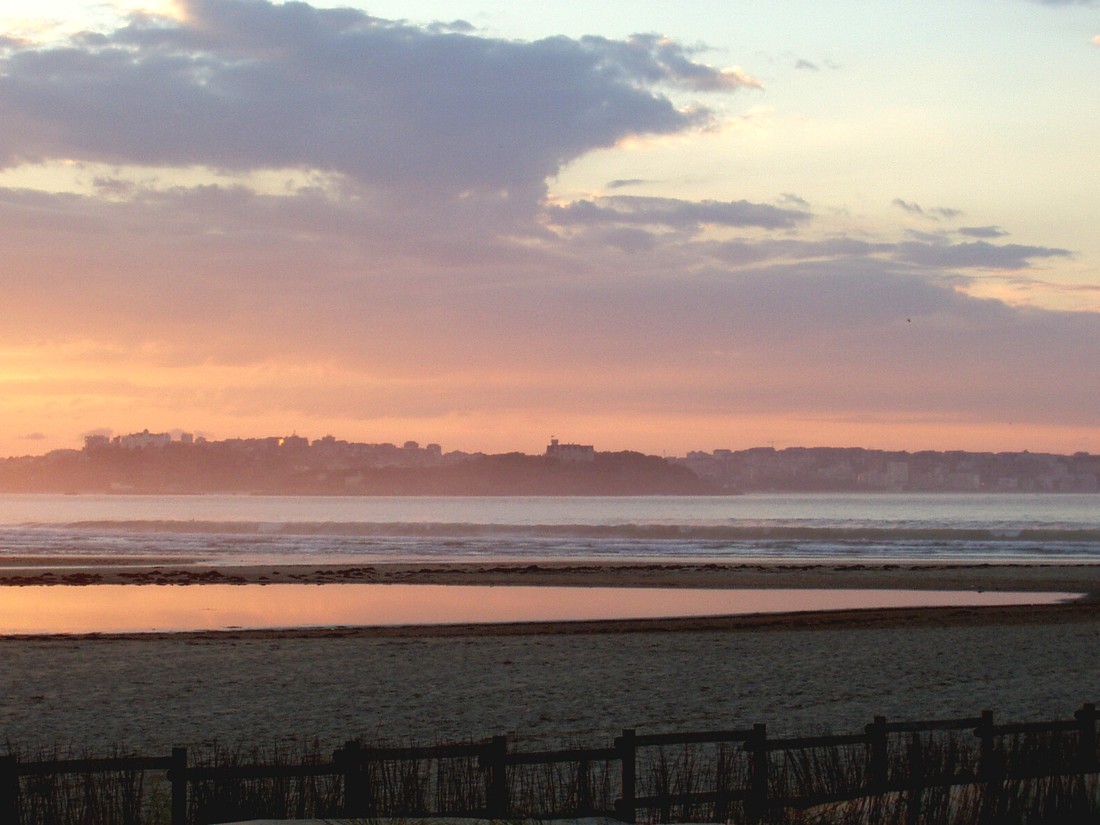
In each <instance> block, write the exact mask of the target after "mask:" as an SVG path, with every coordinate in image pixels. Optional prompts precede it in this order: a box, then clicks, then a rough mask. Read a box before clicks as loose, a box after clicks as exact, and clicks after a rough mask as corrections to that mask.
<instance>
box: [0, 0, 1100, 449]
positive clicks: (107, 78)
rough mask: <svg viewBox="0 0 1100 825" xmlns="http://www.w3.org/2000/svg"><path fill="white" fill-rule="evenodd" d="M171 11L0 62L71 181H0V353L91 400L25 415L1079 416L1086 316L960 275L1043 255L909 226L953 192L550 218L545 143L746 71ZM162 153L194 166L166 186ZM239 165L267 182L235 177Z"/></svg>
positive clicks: (695, 118)
mask: <svg viewBox="0 0 1100 825" xmlns="http://www.w3.org/2000/svg"><path fill="white" fill-rule="evenodd" d="M185 10H186V11H187V16H186V17H185V20H184V22H173V21H168V20H160V19H156V18H150V17H142V18H135V19H134V20H133V22H132V23H131V24H130V25H129V26H128V27H126V28H123V29H120V30H118V31H115V32H109V33H107V34H104V35H88V36H85V37H82V38H79V39H76V40H74V41H72V42H70V43H68V44H65V45H64V46H45V47H37V48H35V49H30V48H26V47H24V46H22V45H20V44H15V45H14V46H12V47H11V48H9V49H8V51H6V52H4V53H3V54H2V55H0V111H2V112H3V113H4V116H3V117H2V118H0V157H3V158H5V159H6V160H7V162H9V163H17V162H21V161H28V162H29V161H32V160H49V159H51V158H53V159H66V160H68V161H72V162H73V164H75V165H77V166H79V168H80V169H82V170H84V171H83V172H82V174H83V175H84V176H85V178H86V179H87V184H88V185H87V186H86V187H85V188H84V189H83V190H81V191H80V192H79V193H78V192H63V193H51V192H46V191H30V190H26V189H0V248H2V249H4V255H5V258H4V266H3V267H0V291H2V293H3V294H4V296H5V301H6V302H7V303H8V304H9V305H10V306H13V307H18V310H19V311H18V312H11V313H8V316H7V317H6V318H5V323H4V324H3V325H0V346H7V347H8V349H9V350H10V349H13V348H18V347H24V346H26V345H27V344H26V342H28V341H47V342H60V343H61V344H64V345H65V346H67V347H69V348H71V350H73V351H77V352H79V353H81V354H80V355H79V356H71V355H70V356H69V357H68V358H67V359H66V358H56V359H55V361H57V362H58V363H61V365H62V366H61V367H58V368H57V369H56V370H54V371H53V372H50V371H49V370H43V371H42V372H43V374H44V375H45V374H47V373H49V376H50V381H51V382H52V383H51V384H50V392H51V393H52V396H51V397H53V396H56V397H57V398H67V397H69V396H71V395H73V394H75V393H81V399H83V400H82V401H81V403H82V404H91V403H92V401H89V400H87V399H93V398H95V399H99V401H98V402H96V403H98V406H94V407H81V408H80V409H83V410H84V411H83V412H81V414H80V417H79V418H78V417H75V413H74V414H73V416H72V417H71V421H72V423H68V422H69V420H70V417H69V416H70V410H69V407H68V406H65V408H64V411H63V413H58V417H57V418H56V419H54V420H45V419H35V421H34V424H33V427H35V428H41V429H42V430H44V431H46V432H51V433H52V432H54V431H55V430H57V429H58V426H60V425H59V424H58V423H56V422H59V421H61V420H62V419H61V416H62V415H64V416H66V418H65V419H64V420H65V422H66V423H65V424H64V426H65V427H70V428H71V429H72V430H73V431H76V430H77V429H78V428H88V427H91V426H93V425H96V424H99V423H101V422H104V421H112V420H114V419H113V418H112V417H111V416H112V414H113V413H112V411H117V410H127V409H148V408H149V405H151V404H163V405H164V408H165V411H166V412H165V418H166V422H165V423H163V424H159V425H154V422H152V421H150V422H148V423H149V425H150V426H155V427H157V428H159V429H164V428H167V427H168V426H174V425H175V424H176V423H177V422H179V423H185V424H187V425H188V426H195V427H204V428H207V429H209V428H210V426H211V425H209V424H207V423H206V419H204V418H192V419H189V416H188V415H186V414H185V411H187V410H191V411H194V412H195V413H196V415H197V414H200V413H201V414H202V415H203V416H207V415H214V414H217V415H220V416H222V418H220V419H217V420H219V421H224V420H231V421H244V422H249V421H251V420H252V419H250V418H249V416H252V415H256V414H258V413H257V412H256V411H257V410H259V411H265V410H273V409H274V410H279V411H298V412H301V413H302V414H303V415H306V416H309V417H311V420H319V421H328V420H331V416H332V415H333V414H334V411H339V414H340V415H341V416H346V419H347V420H349V421H363V420H367V419H370V420H377V419H384V418H385V417H387V416H393V415H396V414H401V415H407V416H426V415H436V414H438V415H453V416H455V417H456V418H464V417H469V416H477V415H481V416H483V417H484V419H485V420H494V419H495V418H497V417H499V416H500V415H507V414H511V413H512V411H515V410H520V411H523V413H524V414H527V415H529V416H530V417H529V419H528V420H536V421H538V422H543V421H546V420H550V418H556V416H557V413H558V412H562V411H569V410H572V411H574V412H575V411H577V410H582V411H585V412H584V413H583V414H585V415H587V414H588V411H591V413H592V414H593V415H606V416H607V417H608V419H609V420H616V421H618V420H626V419H628V418H629V419H630V420H636V417H644V416H646V415H649V414H650V413H654V414H657V413H660V414H666V413H667V416H668V420H673V419H674V418H675V417H676V416H680V415H684V416H690V415H713V416H727V415H729V414H731V412H733V411H738V412H739V411H748V412H762V413H766V414H768V415H770V414H771V413H773V412H774V413H783V414H791V413H792V411H795V412H806V413H812V412H814V411H825V412H830V411H831V412H836V413H837V414H852V415H854V416H857V417H858V415H859V414H866V415H869V416H873V415H876V414H882V415H884V416H888V415H895V414H897V413H898V411H899V410H901V411H905V412H907V413H910V412H911V413H913V414H914V415H917V416H932V417H935V416H944V417H958V416H974V417H976V418H981V417H983V416H984V417H986V419H988V418H989V417H990V416H995V417H997V420H1004V418H1006V417H1012V418H1013V419H1015V420H1036V421H1048V422H1049V421H1056V422H1085V423H1086V424H1088V425H1089V426H1095V424H1097V423H1100V422H1098V420H1097V412H1096V404H1095V399H1096V397H1097V396H1098V395H1100V373H1098V372H1097V370H1096V369H1095V367H1094V364H1095V363H1097V362H1098V360H1100V318H1098V317H1097V316H1096V315H1093V314H1089V313H1083V312H1082V313H1061V312H1054V311H1050V310H1041V309H1034V308H1030V309H1029V308H1021V307H1014V306H1009V305H1008V304H1006V303H1004V302H1001V301H996V300H992V299H980V298H977V297H973V296H972V295H969V294H967V289H968V288H969V287H970V286H971V285H972V284H973V283H975V282H977V281H978V280H980V279H983V278H989V279H990V280H989V281H987V283H996V284H998V285H999V284H1000V283H1001V282H1000V281H997V280H996V277H999V274H1000V273H998V274H997V276H991V275H989V274H987V273H984V272H982V271H981V270H986V269H995V270H1002V271H1008V272H1012V273H1018V272H1022V271H1023V270H1025V269H1027V268H1029V267H1032V266H1034V265H1035V264H1036V263H1047V264H1053V263H1056V262H1058V261H1061V260H1064V259H1067V258H1068V257H1069V256H1070V254H1071V253H1070V251H1068V250H1065V249H1060V248H1056V247H1052V246H1043V245H1039V244H1035V245H1025V244H1001V243H999V242H997V240H998V239H999V238H1001V237H1002V236H1003V235H1005V234H1007V233H1006V232H1005V231H1004V230H1002V229H1001V228H1000V227H998V226H991V225H990V226H983V225H980V220H978V219H975V220H974V221H973V223H974V224H976V225H973V226H967V227H962V228H960V229H958V230H952V229H950V227H951V226H952V225H951V224H946V223H944V224H938V223H931V222H929V221H930V220H941V219H944V220H946V219H948V218H955V217H958V216H959V215H960V214H961V213H960V212H959V211H958V210H954V209H949V208H945V207H924V206H921V205H920V204H919V203H915V202H910V201H904V200H901V199H898V200H896V201H895V202H894V205H895V206H896V207H897V208H898V209H900V210H902V212H903V213H904V214H905V215H913V216H918V217H922V218H925V219H928V220H926V221H920V222H918V221H915V220H906V219H905V218H904V215H903V214H901V213H897V212H895V213H893V216H894V218H895V219H898V222H899V223H913V224H915V225H917V226H919V227H920V228H922V229H932V230H938V229H941V228H943V231H940V232H937V231H921V232H914V231H912V230H907V229H906V228H905V227H902V228H897V227H893V226H891V227H886V228H883V227H875V226H873V225H870V224H866V225H864V224H863V223H862V222H861V224H860V226H859V227H858V230H857V229H853V228H849V229H848V230H847V231H848V232H849V233H850V234H844V231H843V230H839V229H837V227H838V226H845V225H847V224H846V223H840V222H839V221H840V219H839V218H838V217H837V216H835V215H829V216H816V215H815V213H814V211H813V208H812V207H811V204H809V203H808V202H807V201H806V199H804V198H802V197H801V196H799V195H797V194H793V193H786V194H783V193H780V194H778V195H775V196H773V197H771V198H770V200H771V201H772V202H770V203H767V202H758V201H750V200H746V199H739V198H738V196H737V194H736V193H732V194H726V195H724V198H723V199H721V200H719V199H707V200H687V199H681V198H674V197H630V196H627V195H623V194H613V195H610V196H608V197H595V198H589V199H584V200H578V201H575V202H573V203H568V204H564V205H562V204H554V203H552V202H551V201H550V200H549V198H548V196H547V184H546V180H547V178H548V177H549V176H552V175H553V174H555V173H556V172H557V171H559V170H560V169H561V168H562V167H563V165H564V164H566V163H568V162H569V161H570V160H571V159H574V158H577V157H579V156H581V155H583V154H585V153H587V152H591V151H592V150H594V149H597V148H599V147H604V146H609V145H613V144H614V143H616V142H617V141H620V140H622V139H624V138H625V137H629V136H631V135H639V134H675V133H680V132H685V131H688V130H693V129H696V128H699V127H701V126H705V125H707V124H708V123H710V122H711V120H712V119H713V118H714V117H715V115H714V113H712V112H709V111H708V110H706V109H705V108H700V107H698V106H695V107H691V106H687V105H685V104H684V103H683V101H681V100H679V98H678V96H679V95H680V94H682V93H683V92H685V91H686V92H687V93H689V95H688V96H689V97H694V96H702V97H703V99H704V100H709V99H710V98H709V97H706V95H709V94H711V93H730V92H737V91H738V90H743V89H746V88H751V87H752V86H753V85H754V82H753V81H752V80H751V78H748V77H747V76H745V75H742V74H739V73H738V72H736V71H733V70H729V71H723V70H721V69H718V68H715V67H712V66H709V65H707V64H705V63H703V62H701V56H700V55H701V53H700V52H699V51H698V50H695V49H690V48H686V47H683V46H680V45H678V44H676V43H674V42H672V41H668V40H666V39H664V38H659V37H656V36H653V35H642V36H636V37H633V38H628V39H625V40H618V41H616V40H608V39H603V38H584V39H579V40H577V39H570V38H565V37H558V38H548V39H545V40H540V41H537V42H533V43H528V42H519V41H503V40H497V39H492V38H487V37H481V36H478V35H477V34H476V33H473V32H472V31H471V30H469V29H468V28H466V27H464V26H459V25H453V24H448V25H446V26H433V27H428V28H417V27H414V26H411V25H407V24H404V23H395V22H392V21H385V20H379V19H377V18H373V17H369V16H367V15H365V14H362V13H360V12H357V11H351V10H346V9H345V10H318V9H313V8H311V7H309V6H308V5H305V4H303V3H296V4H285V5H274V4H270V3H266V2H259V0H219V1H218V2H215V0H189V2H187V3H186V7H185ZM175 166H180V167H187V169H188V170H193V169H196V168H198V169H207V170H214V172H211V173H210V174H208V175H207V178H206V179H204V180H203V181H202V182H200V183H197V184H196V183H193V182H185V180H184V179H183V178H182V176H178V177H174V176H173V171H172V169H170V168H168V167H175ZM146 167H147V169H146ZM134 169H137V170H138V171H137V172H134V171H133V170H134ZM255 170H267V171H268V172H272V173H273V174H274V173H275V172H279V171H280V170H285V171H286V174H287V176H288V177H290V178H292V179H293V181H294V183H293V184H292V185H288V187H286V188H284V189H283V190H280V191H278V192H268V191H261V187H257V186H252V185H249V184H247V182H246V181H245V177H246V176H245V175H244V174H243V173H248V172H253V171H255ZM315 170H321V171H323V172H324V174H313V172H314V171H315ZM238 172H239V173H242V174H241V175H240V181H236V182H235V179H234V177H233V175H234V173H238ZM196 174H197V173H196ZM301 181H307V182H306V183H301ZM312 181H317V182H316V183H312ZM648 182H656V181H649V180H647V179H643V178H631V177H623V178H620V179H617V180H613V181H610V182H608V183H607V184H606V189H607V190H609V191H612V192H617V191H619V190H625V191H630V187H633V186H638V185H642V184H644V183H648ZM662 183H664V182H663V181H662ZM768 199H769V198H768V197H767V196H764V197H762V198H761V201H763V200H768ZM815 200H816V199H815ZM834 220H836V221H837V222H836V223H834V222H833V221H834ZM712 227H717V228H720V229H721V231H720V232H713V233H703V230H704V229H705V228H712ZM857 231H858V233H859V234H856V232H857ZM831 232H835V234H829V233H831ZM902 233H906V234H902ZM899 237H900V238H903V239H904V240H903V241H900V242H899V241H898V240H897V239H898V238H899ZM959 240H963V241H964V242H962V243H959V242H957V241H959ZM58 346H60V344H58ZM62 349H64V347H62ZM89 353H92V354H94V356H95V357H92V356H91V355H89ZM100 353H109V354H110V356H109V357H100ZM50 363H53V362H50ZM66 370H67V372H66ZM81 382H87V383H81ZM31 383H33V382H31ZM31 389H33V388H31ZM31 389H28V390H27V392H28V393H29V392H31ZM39 389H40V390H42V392H43V394H45V390H44V389H43V388H42V386H41V385H40V386H39ZM66 394H69V396H66ZM4 398H5V395H4V393H0V401H2V400H3V399H4ZM165 399H167V400H165ZM21 403H22V402H21ZM28 403H29V402H28ZM62 406H64V405H63V404H62V403H61V402H57V407H58V408H59V409H60V408H61V407H62ZM72 406H73V407H74V408H76V407H79V405H77V404H75V403H74V405H72ZM502 411H503V412H502ZM547 411H549V412H548V413H547ZM578 414H579V413H578ZM539 416H542V417H541V418H540V417H539ZM279 420H280V421H284V420H298V419H295V418H293V416H290V415H289V414H288V415H287V416H282V417H280V419H279ZM983 420H985V419H983ZM116 426H118V427H120V428H123V427H125V426H130V425H128V424H126V425H124V424H122V423H119V424H116ZM141 426H144V425H143V424H138V426H137V428H138V429H140V428H141ZM240 426H241V427H242V429H247V423H246V424H241V425H240ZM540 426H541V424H540ZM29 429H30V425H22V426H21V427H20V428H19V429H17V430H13V431H14V432H22V431H24V430H29ZM107 433H108V434H109V433H110V431H107ZM349 435H351V434H349ZM432 437H435V436H434V435H433V436H432Z"/></svg>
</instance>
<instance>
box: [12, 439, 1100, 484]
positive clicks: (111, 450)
mask: <svg viewBox="0 0 1100 825" xmlns="http://www.w3.org/2000/svg"><path fill="white" fill-rule="evenodd" d="M757 491H790V492H873V491H882V492H895V493H896V492H948V493H952V492H954V493H985V492H988V493H1018V492H1024V493H1032V492H1035V493H1096V492H1098V491H1100V456H1094V455H1091V454H1089V453H1084V452H1079V453H1074V454H1073V455H1057V454H1051V453H1031V452H1027V451H1025V452H1017V453H984V452H966V451H946V452H937V451H920V452H913V453H910V452H905V451H885V450H874V449H865V448H832V447H792V448H786V449H775V448H772V447H759V448H752V449H746V450H726V449H718V450H714V451H712V452H702V451H693V452H689V453H688V454H687V455H686V456H679V457H673V458H665V457H660V456H653V455H644V454H642V453H640V452H633V451H619V452H601V451H598V450H596V449H595V447H594V446H592V445H585V444H560V443H559V442H558V440H557V439H552V440H551V442H550V444H549V445H548V446H547V448H546V451H545V453H543V454H540V455H528V454H525V453H520V452H513V453H503V454H495V455H487V454H484V453H466V452H460V451H454V452H444V451H443V449H442V448H441V447H440V446H439V445H438V444H428V445H426V446H424V447H421V446H420V445H419V444H418V443H417V442H413V441H407V442H405V443H404V444H403V445H401V446H398V445H396V444H390V443H380V444H367V443H357V442H349V441H342V440H337V439H335V438H333V437H332V436H326V437H324V438H321V439H317V440H314V441H310V440H309V439H307V438H304V437H301V436H297V435H291V436H273V437H265V438H249V439H239V438H238V439H227V440H224V441H208V440H206V439H204V438H202V437H199V438H194V437H192V436H191V435H189V434H187V433H183V434H182V435H177V436H175V437H173V436H171V435H169V434H167V433H150V432H149V431H148V430H145V431H143V432H141V433H133V434H131V435H126V436H116V437H114V438H108V437H107V436H104V435H92V436H88V437H87V438H86V439H85V445H84V448H83V449H82V450H75V449H74V450H54V451H52V452H49V453H46V454H45V455H41V456H22V457H12V458H6V459H0V492H7V493H130V494H201V493H252V494H266V495H344V496H386V495H394V496H403V495H410V496H411V495H420V496H422V495H464V496H470V495H473V496H478V495H486V496H500V495H520V496H523V495H529V496H536V495H537V496H557V495H563V496H564V495H583V496H599V495H685V496H691V495H731V494H737V493H742V492H757Z"/></svg>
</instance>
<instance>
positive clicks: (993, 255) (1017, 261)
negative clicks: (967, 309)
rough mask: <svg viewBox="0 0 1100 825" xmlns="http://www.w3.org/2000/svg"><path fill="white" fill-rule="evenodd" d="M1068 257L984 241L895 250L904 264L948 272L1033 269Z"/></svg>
mask: <svg viewBox="0 0 1100 825" xmlns="http://www.w3.org/2000/svg"><path fill="white" fill-rule="evenodd" d="M1071 255H1072V253H1071V252H1070V251H1069V250H1068V249H1057V248H1051V247H1045V246H1023V245H1020V244H1004V245H1002V246H997V245H995V244H990V243H986V242H985V241H974V242H973V243H961V244H942V245H941V244H929V243H903V244H899V246H898V257H899V258H900V259H901V260H903V261H908V262H911V263H916V264H920V265H922V266H927V267H944V268H947V269H953V268H979V269H1024V268H1026V267H1029V266H1031V265H1032V259H1034V258H1068V257H1070V256H1071Z"/></svg>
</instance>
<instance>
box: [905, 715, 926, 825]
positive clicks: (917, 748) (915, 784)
mask: <svg viewBox="0 0 1100 825" xmlns="http://www.w3.org/2000/svg"><path fill="white" fill-rule="evenodd" d="M908 757H909V759H908V762H909V782H908V785H909V787H908V788H907V789H906V794H905V821H906V822H907V823H908V825H917V823H919V822H920V818H921V807H922V803H923V801H924V800H923V797H924V778H925V777H924V774H925V770H924V747H923V746H922V745H921V741H920V734H919V733H912V734H910V736H909V748H908Z"/></svg>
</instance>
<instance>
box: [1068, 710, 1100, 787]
mask: <svg viewBox="0 0 1100 825" xmlns="http://www.w3.org/2000/svg"><path fill="white" fill-rule="evenodd" d="M1073 715H1074V717H1075V718H1076V719H1077V724H1078V725H1080V735H1079V738H1078V740H1077V753H1078V762H1079V764H1080V766H1081V773H1095V772H1096V705H1094V704H1093V703H1092V702H1086V703H1085V704H1083V705H1081V709H1080V710H1079V711H1077V712H1076V713H1074V714H1073Z"/></svg>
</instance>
